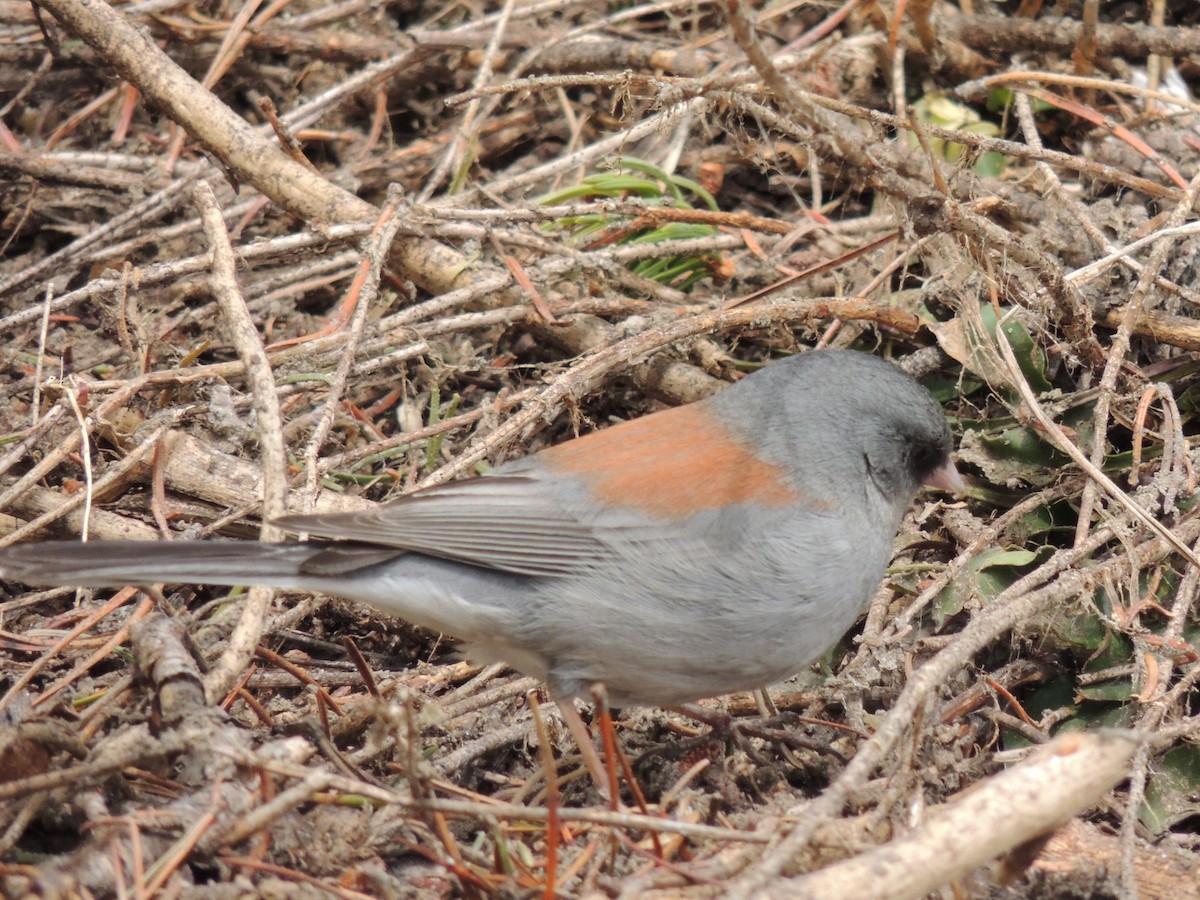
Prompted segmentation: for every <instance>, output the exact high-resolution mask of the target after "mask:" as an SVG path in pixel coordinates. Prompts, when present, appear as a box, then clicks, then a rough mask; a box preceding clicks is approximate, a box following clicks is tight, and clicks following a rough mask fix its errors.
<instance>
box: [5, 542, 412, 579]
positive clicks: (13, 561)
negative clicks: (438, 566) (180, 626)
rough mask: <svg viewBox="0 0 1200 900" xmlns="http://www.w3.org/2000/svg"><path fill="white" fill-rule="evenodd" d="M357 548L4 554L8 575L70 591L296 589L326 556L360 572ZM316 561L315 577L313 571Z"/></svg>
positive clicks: (232, 546)
mask: <svg viewBox="0 0 1200 900" xmlns="http://www.w3.org/2000/svg"><path fill="white" fill-rule="evenodd" d="M354 549H355V548H353V547H352V546H348V547H346V548H345V551H346V552H343V551H342V550H341V549H340V548H339V549H338V550H333V549H332V548H331V546H330V545H328V544H316V543H309V544H295V543H291V544H263V543H258V542H256V541H90V542H87V543H81V542H76V541H45V542H41V543H32V544H17V545H14V546H12V547H5V548H3V549H0V578H3V579H4V580H6V581H19V582H21V583H23V584H31V585H61V586H70V587H113V586H119V585H125V584H155V583H158V582H166V583H168V584H176V583H179V584H183V583H192V584H215V585H239V584H247V585H255V584H261V585H267V586H271V587H280V588H288V587H294V586H301V585H303V584H309V583H311V582H312V580H313V578H312V576H313V575H314V574H317V575H319V574H322V573H321V571H320V569H321V568H322V566H321V565H320V560H321V559H322V558H323V557H324V558H326V563H328V562H329V561H330V559H329V558H331V557H332V558H337V559H339V560H340V561H341V567H342V569H343V570H347V569H351V568H354V567H355V566H354V565H353V564H352V563H353V559H352V557H353V554H354ZM395 553H396V551H391V555H393V556H394V555H395ZM347 555H349V556H350V557H351V559H347V558H346V557H347ZM363 556H364V557H369V558H363V559H361V560H359V561H358V565H359V566H362V565H369V564H371V563H372V562H378V561H382V556H383V554H381V553H380V552H379V551H377V550H376V551H375V552H374V555H373V556H372V555H371V554H369V553H364V554H363ZM314 563H315V564H316V568H317V570H318V571H315V572H314V571H311V570H310V569H311V568H312V567H313V566H314ZM306 571H307V572H308V577H304V576H305V573H306Z"/></svg>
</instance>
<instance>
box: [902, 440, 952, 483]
mask: <svg viewBox="0 0 1200 900" xmlns="http://www.w3.org/2000/svg"><path fill="white" fill-rule="evenodd" d="M943 456H944V453H943V452H942V449H941V448H940V447H934V446H931V445H930V444H925V443H917V444H914V445H913V447H912V450H911V451H910V452H909V455H908V466H909V471H911V472H912V473H913V474H914V475H916V476H918V477H919V478H924V477H925V476H926V475H928V474H929V473H930V472H932V471H933V470H934V469H936V468H937V467H938V466H940V465H941V464H942V462H943V459H942V457H943Z"/></svg>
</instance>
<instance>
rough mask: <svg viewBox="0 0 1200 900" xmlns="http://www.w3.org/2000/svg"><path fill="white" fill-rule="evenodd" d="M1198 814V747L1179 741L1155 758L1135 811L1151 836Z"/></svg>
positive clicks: (1199, 802) (1199, 784)
mask: <svg viewBox="0 0 1200 900" xmlns="http://www.w3.org/2000/svg"><path fill="white" fill-rule="evenodd" d="M1197 814H1200V747H1196V746H1194V745H1191V744H1180V745H1179V746H1177V747H1174V748H1173V749H1171V750H1168V751H1167V752H1166V753H1164V754H1163V755H1162V756H1161V757H1160V758H1159V759H1157V760H1156V761H1155V763H1154V765H1153V767H1152V769H1151V774H1150V778H1149V780H1148V781H1147V782H1146V799H1145V800H1144V801H1143V803H1142V808H1141V810H1140V811H1139V813H1138V818H1139V819H1140V820H1141V823H1142V824H1143V825H1145V826H1146V828H1147V829H1149V831H1150V832H1151V833H1152V834H1154V835H1155V836H1157V835H1161V834H1163V833H1164V832H1166V831H1169V830H1170V829H1171V828H1172V827H1173V826H1174V825H1176V824H1178V823H1179V822H1182V821H1183V820H1184V819H1187V818H1190V817H1191V816H1194V815H1197Z"/></svg>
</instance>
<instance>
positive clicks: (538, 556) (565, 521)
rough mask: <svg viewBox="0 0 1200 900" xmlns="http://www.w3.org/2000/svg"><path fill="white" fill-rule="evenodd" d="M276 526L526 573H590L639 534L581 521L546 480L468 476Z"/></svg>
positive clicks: (617, 522) (621, 524)
mask: <svg viewBox="0 0 1200 900" xmlns="http://www.w3.org/2000/svg"><path fill="white" fill-rule="evenodd" d="M597 519H602V520H603V521H597ZM275 523H276V524H278V525H280V526H282V527H283V528H286V529H288V530H289V531H295V532H307V533H308V534H312V535H316V536H318V537H323V538H331V539H334V540H352V541H364V542H367V543H370V544H376V545H381V546H385V547H395V548H399V549H404V550H414V551H417V552H419V553H426V554H429V555H430V556H438V557H442V558H445V559H453V560H457V561H459V562H465V563H470V564H472V565H477V566H483V567H485V568H489V569H496V570H499V571H503V572H512V573H514V574H518V575H533V576H565V575H572V574H577V573H579V572H581V571H585V570H591V569H594V568H595V567H596V566H598V565H601V564H603V563H604V562H606V561H608V560H610V559H612V558H613V556H614V552H613V547H612V543H611V542H612V541H613V540H618V539H619V540H627V539H629V538H631V537H634V534H633V533H634V532H637V531H642V530H645V527H644V526H639V525H637V524H634V523H633V522H631V521H629V520H627V519H626V518H625V517H624V516H622V515H620V514H619V513H616V514H613V513H611V512H609V513H606V514H601V515H600V516H596V515H595V514H594V513H593V515H592V521H583V520H582V518H581V513H579V512H578V511H577V510H575V509H572V508H571V504H569V503H568V502H566V501H565V499H564V497H563V496H562V495H561V493H560V492H559V491H556V490H555V487H554V485H553V483H551V482H549V481H547V480H543V479H541V478H538V477H536V476H533V475H527V474H499V475H491V476H485V477H482V478H474V479H470V480H468V481H460V482H455V483H453V484H447V485H442V486H439V487H436V488H431V489H429V490H425V491H421V492H420V493H416V494H411V495H409V496H407V497H401V498H400V499H399V500H394V501H392V502H391V503H385V504H381V505H380V506H379V507H377V508H376V509H372V510H366V511H363V512H351V513H330V514H323V515H307V516H285V517H283V518H280V519H276V520H275Z"/></svg>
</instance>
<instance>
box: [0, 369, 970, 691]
mask: <svg viewBox="0 0 1200 900" xmlns="http://www.w3.org/2000/svg"><path fill="white" fill-rule="evenodd" d="M922 483H925V484H928V485H932V486H935V487H939V488H943V489H947V490H958V489H960V488H961V487H962V480H961V478H960V477H959V474H958V472H957V470H956V469H955V468H954V464H953V463H952V462H951V460H950V432H949V430H948V428H947V425H946V420H945V417H944V416H943V414H942V410H941V408H940V407H939V406H938V404H937V403H936V401H934V399H933V397H931V396H930V394H929V393H928V391H926V390H925V388H923V387H922V386H921V385H920V384H918V383H917V382H916V381H914V380H913V379H912V378H910V377H909V376H908V375H906V374H904V373H903V372H901V371H900V370H899V369H897V368H896V367H894V366H892V365H890V364H889V363H886V362H884V361H882V360H880V359H877V358H875V357H873V356H870V355H868V354H865V353H856V352H850V351H841V350H820V351H813V352H809V353H801V354H798V355H796V356H793V357H791V358H789V359H786V360H783V361H780V362H776V363H773V364H771V365H769V366H767V367H765V368H764V369H762V370H761V371H759V372H757V373H755V374H753V375H750V376H748V377H747V378H745V379H743V380H742V381H741V382H739V383H737V384H735V385H732V386H730V387H729V388H727V389H725V390H723V391H721V392H720V393H718V394H716V395H715V396H713V397H710V398H708V399H706V400H703V401H701V402H699V403H694V404H691V405H690V406H684V407H679V408H676V409H670V410H666V411H663V412H658V413H654V414H652V415H648V416H645V417H643V418H640V419H637V420H635V421H631V422H626V423H623V424H620V425H616V426H614V427H611V428H607V429H604V430H603V431H599V432H596V433H593V434H589V435H587V436H585V437H581V438H577V439H575V440H571V441H567V442H566V443H563V444H561V445H559V446H556V447H552V448H550V449H548V450H543V451H542V452H540V453H536V454H533V455H532V456H529V457H526V458H525V459H521V460H518V461H515V462H510V463H506V464H504V465H501V466H499V467H497V468H496V470H495V471H494V472H493V473H492V474H490V475H487V476H484V477H481V478H476V479H471V480H468V481H461V482H457V483H454V484H449V485H444V486H439V487H434V488H431V489H429V490H424V491H418V492H417V493H414V494H411V495H409V496H406V497H402V498H400V499H399V500H396V501H393V502H391V503H386V504H383V505H381V506H379V507H378V508H377V509H374V510H371V511H369V512H354V513H341V514H334V515H311V516H288V517H286V518H283V519H280V520H278V524H280V525H282V526H283V527H285V528H287V529H289V530H291V531H295V532H307V533H309V534H311V535H315V536H318V537H320V538H322V539H327V540H320V541H310V542H308V543H291V544H263V543H256V542H248V541H171V542H138V541H113V542H89V543H86V544H81V543H74V542H46V543H32V544H25V545H20V546H14V547H9V548H7V549H3V550H0V577H4V578H6V579H11V580H15V581H20V582H24V583H27V584H36V585H79V586H95V587H98V586H105V585H122V584H129V583H133V584H147V583H153V582H170V583H179V582H188V583H192V582H195V583H205V584H219V585H238V584H262V585H269V586H273V587H278V588H287V589H291V590H306V591H321V592H324V593H327V594H335V595H338V596H341V597H346V598H349V599H352V600H358V601H362V602H364V603H368V604H370V605H372V606H374V607H376V608H377V609H380V610H383V611H384V612H387V613H394V614H395V615H398V616H402V617H403V618H405V619H407V620H409V621H411V622H414V623H416V624H418V625H423V626H425V627H426V628H431V629H434V630H436V631H441V632H445V633H447V634H450V635H453V636H454V637H457V638H459V639H460V640H461V641H462V642H463V643H464V645H465V649H466V651H467V654H468V656H469V657H471V658H473V659H475V660H478V661H481V662H490V661H496V660H503V661H505V662H507V663H509V664H510V665H511V666H512V667H513V668H515V669H518V670H520V671H521V672H524V673H526V674H528V675H533V676H536V677H538V678H540V679H542V680H544V681H545V682H546V683H547V684H548V685H549V687H550V689H551V691H552V693H553V694H554V695H555V696H556V697H557V698H560V699H566V698H572V697H586V696H587V694H588V691H589V688H590V687H591V686H592V685H593V684H595V683H601V684H604V685H605V686H607V690H608V695H609V698H610V699H611V701H612V703H613V704H614V705H617V706H624V705H672V704H678V703H683V702H687V701H691V700H695V699H698V698H701V697H709V696H713V695H717V694H723V693H728V692H730V691H734V690H738V689H753V688H758V687H761V686H764V685H767V684H769V683H771V682H774V681H777V680H779V679H782V678H784V677H785V676H788V675H791V674H793V673H795V672H797V671H799V670H800V669H802V668H803V667H804V666H806V665H808V664H809V663H811V662H812V661H813V660H814V659H815V658H816V657H817V656H819V655H820V654H821V653H822V652H823V651H824V650H825V649H826V648H828V647H829V646H830V645H831V644H833V643H834V642H835V641H836V640H837V639H838V638H839V637H841V635H843V634H844V633H845V632H846V631H847V630H848V629H849V628H850V626H851V625H852V624H853V623H854V620H855V619H856V618H857V616H858V615H859V614H860V612H861V611H862V610H863V608H864V606H865V604H866V603H867V601H868V599H869V598H870V597H871V596H872V594H873V592H874V591H875V589H876V587H877V586H878V584H879V582H880V580H881V578H882V577H883V573H884V568H885V567H886V565H887V563H888V560H889V557H890V555H891V550H892V540H893V538H894V536H895V534H896V530H897V528H898V526H899V524H900V519H901V516H903V514H904V512H905V510H906V509H907V508H908V506H909V504H910V503H911V502H912V500H913V497H914V495H915V494H916V492H917V489H918V488H919V486H920V485H921V484H922Z"/></svg>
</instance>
